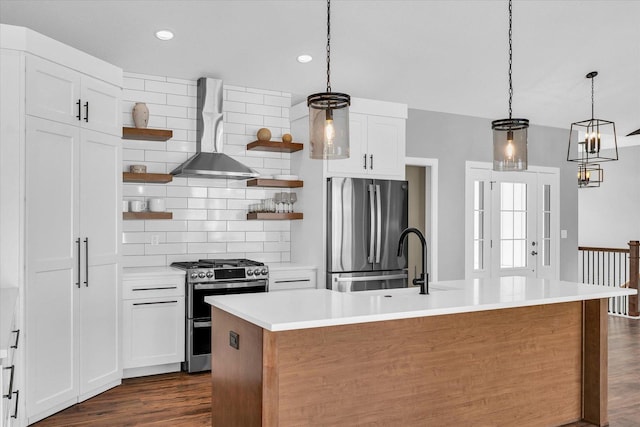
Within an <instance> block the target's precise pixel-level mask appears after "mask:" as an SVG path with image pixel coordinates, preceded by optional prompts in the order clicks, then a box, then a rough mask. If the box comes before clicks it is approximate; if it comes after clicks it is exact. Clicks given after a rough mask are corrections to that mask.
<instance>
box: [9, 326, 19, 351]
mask: <svg viewBox="0 0 640 427" xmlns="http://www.w3.org/2000/svg"><path fill="white" fill-rule="evenodd" d="M11 332H13V333H14V334H16V343H15V344H14V345H12V346H11V348H18V341H20V329H16V330H15V331H11Z"/></svg>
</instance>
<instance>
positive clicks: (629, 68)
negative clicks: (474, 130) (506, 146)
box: [0, 0, 640, 146]
mask: <svg viewBox="0 0 640 427" xmlns="http://www.w3.org/2000/svg"><path fill="white" fill-rule="evenodd" d="M331 9H332V19H331V39H332V42H331V76H332V78H331V83H332V89H333V90H334V91H338V92H346V93H349V94H350V95H352V96H356V97H362V98H373V99H381V100H388V101H398V102H404V103H407V104H408V105H409V107H410V108H418V109H424V110H432V111H443V112H449V113H457V114H463V115H470V116H477V117H486V118H491V119H498V118H504V117H506V116H508V109H507V106H508V104H507V100H508V80H507V58H508V51H507V29H508V15H507V1H506V0H488V1H481V0H470V1H463V0H459V1H452V0H447V1H445V0H440V1H438V0H433V1H363V0H361V1H357V0H334V1H333V2H332V5H331ZM513 14H514V17H513V40H514V65H513V77H514V93H515V94H514V100H513V115H514V117H525V118H528V119H529V120H530V121H531V122H532V123H534V124H541V125H547V126H555V127H561V128H568V127H569V125H570V124H571V122H574V121H578V120H584V119H587V118H589V116H590V108H591V106H590V98H591V94H590V90H591V89H590V82H589V80H588V79H586V78H585V75H586V73H588V72H589V71H592V70H597V71H599V73H600V74H599V76H598V77H597V78H596V80H595V83H596V117H597V118H601V119H606V120H613V121H615V123H616V129H617V133H618V138H619V141H618V142H619V144H620V145H621V146H624V145H631V144H640V136H632V137H628V138H625V137H624V135H626V134H628V133H630V132H632V131H634V130H636V129H638V128H640V0H635V1H634V0H627V1H622V0H604V1H577V0H574V1H567V0H555V1H553V0H515V1H514V5H513ZM0 22H2V23H6V24H13V25H21V26H26V27H29V28H31V29H33V30H36V31H38V32H40V33H43V34H46V35H48V36H50V37H52V38H54V39H57V40H60V41H62V42H64V43H66V44H69V45H71V46H74V47H76V48H78V49H80V50H83V51H86V52H88V53H90V54H92V55H95V56H97V57H99V58H102V59H104V60H106V61H108V62H110V63H113V64H116V65H118V66H120V67H122V68H123V69H124V70H125V71H130V72H137V73H146V74H154V75H166V76H171V77H177V78H186V79H196V78H198V77H201V76H205V75H206V76H210V77H217V78H222V79H224V80H225V82H226V83H229V84H237V85H243V86H250V87H256V88H263V89H273V90H281V91H285V92H291V93H293V94H294V101H300V100H303V99H304V97H305V96H306V95H308V94H310V93H314V92H321V91H324V90H325V80H326V74H325V72H326V62H325V57H324V55H325V44H326V2H325V1H324V0H307V1H268V0H263V1H243V0H232V1H221V0H220V1H218V0H209V1H190V0H180V1H176V0H174V1H169V0H161V1H141V0H127V1H119V0H108V1H106V0H103V1H98V0H69V1H66V0H65V1H63V0H46V1H41V0H29V1H27V0H0ZM161 28H170V29H172V30H173V31H174V32H175V34H176V37H175V39H173V40H172V41H169V42H161V41H159V40H157V39H156V38H155V37H154V35H153V34H154V32H155V31H156V30H158V29H161ZM301 53H310V54H311V55H313V57H314V60H313V61H312V62H311V63H309V64H299V63H298V62H296V59H295V58H296V56H297V55H299V54H301Z"/></svg>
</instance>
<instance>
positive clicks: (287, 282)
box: [269, 270, 316, 292]
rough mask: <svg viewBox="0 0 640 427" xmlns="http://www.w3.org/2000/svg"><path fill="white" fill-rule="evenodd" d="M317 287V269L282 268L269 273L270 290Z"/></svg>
mask: <svg viewBox="0 0 640 427" xmlns="http://www.w3.org/2000/svg"><path fill="white" fill-rule="evenodd" d="M315 287H316V270H280V271H271V272H270V273H269V291H270V292H271V291H285V290H290V289H308V288H309V289H311V288H315Z"/></svg>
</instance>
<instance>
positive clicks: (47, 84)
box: [0, 25, 122, 425]
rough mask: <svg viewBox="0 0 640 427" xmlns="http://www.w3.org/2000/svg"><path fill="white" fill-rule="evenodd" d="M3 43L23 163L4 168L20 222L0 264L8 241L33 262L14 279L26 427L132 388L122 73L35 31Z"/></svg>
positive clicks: (16, 30) (5, 32) (8, 203)
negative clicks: (125, 349)
mask: <svg viewBox="0 0 640 427" xmlns="http://www.w3.org/2000/svg"><path fill="white" fill-rule="evenodd" d="M0 33H1V37H0V48H1V49H2V54H3V56H2V57H3V73H2V74H1V75H0V79H1V80H2V88H3V102H2V105H3V106H4V105H5V102H4V101H5V100H4V97H5V94H6V95H8V96H10V97H11V104H12V105H14V108H13V109H12V110H11V111H12V112H14V111H15V114H8V113H6V112H5V111H3V112H2V118H3V125H2V136H3V148H2V153H5V151H6V150H5V147H4V145H5V139H6V142H7V147H11V150H12V151H11V150H9V151H11V152H15V153H16V154H17V155H14V156H13V163H7V162H2V166H3V167H2V171H1V173H0V178H1V180H0V184H1V185H2V187H1V190H2V194H1V196H2V197H1V200H2V202H3V203H2V205H3V207H2V209H1V210H0V214H1V215H2V218H3V221H4V218H10V219H11V223H14V222H17V223H18V224H17V225H18V226H17V227H14V228H15V229H16V230H18V231H16V235H15V236H14V235H13V234H12V233H6V236H7V237H8V240H7V244H5V241H4V237H5V235H4V234H3V239H2V242H1V245H0V249H1V251H0V252H1V253H2V257H0V261H2V266H1V267H2V269H3V272H4V270H5V266H6V262H7V260H9V257H8V254H9V251H8V249H9V247H8V246H7V245H8V243H9V242H10V243H11V248H10V249H12V250H13V252H15V253H17V254H24V255H20V256H19V257H18V259H19V260H18V263H19V268H18V269H17V270H16V271H17V272H18V274H13V272H11V273H12V276H13V275H15V276H16V277H17V280H16V281H17V284H18V287H19V288H20V292H21V294H23V295H24V302H23V305H24V310H22V311H21V313H23V314H21V316H22V322H21V323H22V324H23V326H24V341H25V342H24V344H25V346H24V354H23V355H22V356H20V355H18V357H19V358H20V357H21V358H22V360H23V361H24V362H25V363H24V368H23V371H24V388H23V391H22V392H21V393H20V400H21V402H24V403H21V405H23V404H24V405H25V411H23V414H24V415H23V418H24V419H23V420H19V421H18V422H19V423H20V425H23V424H22V423H34V422H36V421H38V420H40V419H42V418H44V417H46V416H48V415H51V414H53V413H55V412H57V411H59V410H61V409H64V408H65V407H68V406H71V405H73V404H74V403H77V402H79V401H83V400H85V399H88V398H89V397H92V396H94V395H96V394H98V393H101V392H103V391H105V390H107V389H109V388H111V387H114V386H116V385H118V384H119V383H120V382H121V379H122V364H121V357H122V355H121V351H122V348H121V344H120V342H121V336H120V330H121V301H120V294H121V286H120V280H121V277H120V276H121V272H120V270H121V267H120V261H119V258H120V253H121V249H120V247H121V238H122V237H121V236H122V234H121V228H122V226H121V224H122V213H121V201H122V184H121V180H122V147H121V140H120V137H121V131H122V125H121V121H122V114H121V112H120V111H121V98H122V96H121V92H122V89H121V87H122V70H121V69H119V68H117V67H114V66H113V65H110V64H107V63H106V62H104V61H101V60H99V59H97V58H94V57H91V56H89V55H87V54H85V53H83V52H80V51H78V50H76V49H73V48H71V47H69V46H66V45H64V44H62V43H60V42H57V41H55V40H53V39H50V38H48V37H45V36H42V35H40V34H37V33H35V32H33V31H31V30H28V29H26V28H21V27H14V26H8V25H0ZM5 58H12V61H11V63H12V64H13V63H14V62H15V65H12V66H11V70H10V71H11V72H10V73H6V72H5V71H6V70H5V65H7V64H6V63H5V61H4V59H5ZM13 59H15V61H13ZM14 71H15V72H14ZM5 88H17V90H16V91H13V90H12V91H6V90H5ZM14 92H15V93H14ZM78 100H80V103H79V104H78ZM78 107H80V114H79V117H80V118H79V119H78V111H79V110H78ZM3 110H5V109H4V108H3ZM7 117H9V121H7V120H5V119H6V118H7ZM7 136H8V137H7ZM5 137H6V138H5ZM7 150H8V148H7ZM9 151H7V152H9ZM5 166H6V167H5ZM9 188H13V189H15V191H10V190H9ZM9 207H12V209H8V208H9ZM15 215H17V216H18V220H17V221H14V220H13V219H12V218H13V216H15ZM6 230H8V229H7V228H6V227H5V226H4V225H3V228H2V232H3V233H5V231H6ZM14 258H15V257H14ZM6 271H9V270H6Z"/></svg>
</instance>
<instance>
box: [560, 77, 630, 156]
mask: <svg viewBox="0 0 640 427" xmlns="http://www.w3.org/2000/svg"><path fill="white" fill-rule="evenodd" d="M597 75H598V72H597V71H592V72H590V73H589V74H587V75H586V76H585V77H586V78H588V79H591V118H590V119H587V120H582V121H580V122H575V123H571V131H570V132H569V148H568V150H567V160H568V161H570V162H578V163H580V164H586V165H589V164H593V163H602V162H609V161H612V160H618V141H617V139H616V124H615V123H614V122H611V121H609V120H602V119H596V118H595V113H594V111H595V108H594V95H593V93H594V91H593V79H594V78H595V77H596V76H597ZM603 145H606V146H608V148H613V150H612V151H601V150H602V148H604V147H603Z"/></svg>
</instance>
